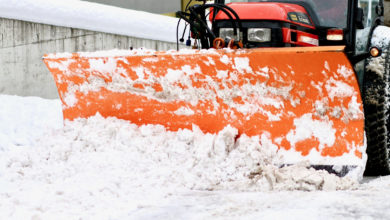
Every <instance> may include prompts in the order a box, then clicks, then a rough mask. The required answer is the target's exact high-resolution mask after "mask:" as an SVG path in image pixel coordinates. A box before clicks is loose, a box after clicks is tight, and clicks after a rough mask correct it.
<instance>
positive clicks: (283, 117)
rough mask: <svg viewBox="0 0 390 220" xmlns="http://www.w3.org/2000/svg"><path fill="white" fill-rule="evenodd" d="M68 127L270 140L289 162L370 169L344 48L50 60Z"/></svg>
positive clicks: (120, 54) (143, 53)
mask: <svg viewBox="0 0 390 220" xmlns="http://www.w3.org/2000/svg"><path fill="white" fill-rule="evenodd" d="M44 61H45V63H46V65H47V66H48V68H49V70H50V71H51V72H52V74H53V76H54V78H55V81H56V84H57V87H58V91H59V95H60V98H61V100H62V103H63V115H64V118H65V119H69V120H73V119H75V118H79V117H81V118H86V117H89V116H93V115H95V114H96V113H98V112H99V113H100V114H101V115H102V116H104V117H109V116H114V117H117V118H119V119H125V120H129V121H131V122H132V123H135V124H138V125H143V124H160V125H163V126H165V127H166V128H167V129H168V130H171V131H176V130H178V129H184V128H188V129H191V128H192V126H193V125H196V126H198V127H199V128H200V129H201V130H202V131H203V132H210V133H216V132H218V131H220V130H222V129H223V128H224V127H225V126H227V125H231V126H233V127H235V128H237V129H238V131H239V133H240V134H246V135H248V136H255V135H259V136H264V135H265V136H266V137H267V138H268V139H269V140H271V141H272V143H273V144H275V145H276V146H278V148H279V153H280V154H282V155H285V159H286V163H295V162H297V161H301V160H304V159H307V160H309V161H310V162H311V163H312V164H321V165H334V164H339V163H341V164H348V165H359V166H360V165H361V161H362V160H363V158H364V157H363V154H364V151H365V148H364V147H365V146H364V116H363V111H362V101H361V97H360V92H359V86H358V82H357V79H356V76H355V73H354V70H353V67H352V66H351V64H350V62H349V61H348V59H347V57H346V55H345V54H344V52H343V48H342V47H315V48H274V49H248V50H235V51H233V50H207V51H181V52H176V51H172V52H170V51H168V52H148V51H139V50H136V51H116V52H115V51H110V52H106V53H105V52H96V53H74V54H65V55H61V54H60V55H47V56H45V58H44Z"/></svg>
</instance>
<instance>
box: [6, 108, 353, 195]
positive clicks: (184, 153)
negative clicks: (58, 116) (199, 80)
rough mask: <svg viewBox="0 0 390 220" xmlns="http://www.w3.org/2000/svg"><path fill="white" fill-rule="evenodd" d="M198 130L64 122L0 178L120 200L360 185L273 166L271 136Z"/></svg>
mask: <svg viewBox="0 0 390 220" xmlns="http://www.w3.org/2000/svg"><path fill="white" fill-rule="evenodd" d="M193 130H194V131H190V130H181V131H178V132H169V131H166V130H165V128H164V127H162V126H158V125H146V126H141V127H137V126H136V125H134V124H130V123H128V122H127V121H123V120H118V119H115V118H109V119H103V118H102V117H101V116H99V115H97V116H95V117H91V118H89V119H79V120H76V121H74V122H67V123H66V125H65V128H64V129H63V130H58V131H57V132H56V133H54V134H52V135H50V138H47V137H43V138H42V139H41V141H39V142H38V143H37V145H36V146H35V147H34V148H28V149H21V148H15V149H12V150H11V151H10V152H7V153H5V154H3V155H2V158H1V161H2V162H3V164H2V165H3V166H2V170H3V171H5V173H4V174H5V175H4V177H5V178H7V179H8V180H9V182H19V181H22V182H25V181H26V180H28V179H30V180H38V181H41V184H43V185H46V186H47V187H48V188H52V187H54V188H56V187H57V186H56V185H57V184H62V181H70V182H72V183H75V184H76V185H83V184H85V183H86V182H88V184H89V183H91V182H90V181H91V180H93V182H95V183H96V184H93V185H95V186H93V187H98V186H99V185H101V184H102V185H101V187H103V188H104V187H109V186H110V187H111V186H118V187H113V188H111V189H110V190H112V191H113V192H112V193H117V194H122V193H123V192H122V188H144V189H145V190H147V189H153V188H156V187H157V188H166V189H170V190H174V191H175V190H177V189H191V190H241V191H262V190H272V189H276V190H295V189H299V190H321V189H324V190H337V189H346V188H351V187H353V186H354V184H355V182H353V181H352V180H350V179H348V178H344V179H341V178H338V177H336V176H334V175H330V174H328V173H326V172H317V171H315V170H312V169H307V168H306V166H305V164H300V165H296V166H291V167H284V168H281V169H279V168H277V167H275V166H273V165H272V164H273V163H275V162H276V161H277V160H278V158H277V157H276V150H277V147H276V146H275V145H273V144H272V142H270V141H269V140H268V139H267V137H266V136H263V137H260V138H259V137H252V138H249V137H247V136H245V135H243V136H241V137H240V138H238V140H237V141H235V138H236V136H237V130H236V129H235V128H232V127H226V128H225V129H224V130H222V131H221V132H220V133H218V134H216V135H212V134H203V133H202V132H201V131H200V130H199V129H198V128H197V127H194V129H193ZM88 179H89V180H88ZM96 181H97V182H96ZM119 186H121V187H119ZM122 186H123V187H122ZM91 187H92V186H91ZM23 190H24V189H23ZM94 190H101V189H100V188H99V189H92V191H94ZM62 194H64V193H61V195H62ZM92 194H93V193H92Z"/></svg>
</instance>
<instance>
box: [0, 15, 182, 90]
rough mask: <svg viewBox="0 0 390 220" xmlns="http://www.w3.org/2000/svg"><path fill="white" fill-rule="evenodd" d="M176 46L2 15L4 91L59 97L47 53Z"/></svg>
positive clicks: (0, 86)
mask: <svg viewBox="0 0 390 220" xmlns="http://www.w3.org/2000/svg"><path fill="white" fill-rule="evenodd" d="M130 47H133V48H140V47H143V48H149V49H155V50H167V49H175V48H176V44H175V43H167V42H161V41H152V40H145V39H137V38H133V37H127V36H119V35H114V34H107V33H99V32H94V31H88V30H80V29H74V28H66V27H58V26H52V25H45V24H37V23H31V22H25V21H18V20H11V19H4V18H0V94H11V95H20V96H40V97H43V98H57V97H58V93H57V89H56V87H55V83H54V81H53V78H52V76H51V75H50V73H49V71H48V70H47V68H46V66H45V65H44V63H43V61H42V59H41V58H42V56H43V55H44V54H45V53H53V52H76V51H96V50H106V49H113V48H118V49H129V48H130Z"/></svg>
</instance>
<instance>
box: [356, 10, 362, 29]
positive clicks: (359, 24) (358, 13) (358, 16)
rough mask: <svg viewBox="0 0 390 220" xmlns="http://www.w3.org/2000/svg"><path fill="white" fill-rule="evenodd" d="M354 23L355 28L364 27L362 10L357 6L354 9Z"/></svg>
mask: <svg viewBox="0 0 390 220" xmlns="http://www.w3.org/2000/svg"><path fill="white" fill-rule="evenodd" d="M355 23H356V28H357V29H364V11H363V9H362V8H358V9H357V11H356V16H355Z"/></svg>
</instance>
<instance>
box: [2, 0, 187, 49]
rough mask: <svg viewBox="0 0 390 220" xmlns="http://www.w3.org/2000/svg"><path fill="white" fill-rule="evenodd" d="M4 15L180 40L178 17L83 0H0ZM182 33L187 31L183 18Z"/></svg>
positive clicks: (13, 17)
mask: <svg viewBox="0 0 390 220" xmlns="http://www.w3.org/2000/svg"><path fill="white" fill-rule="evenodd" d="M0 17H3V18H10V19H17V20H24V21H30V22H36V23H43V24H51V25H58V26H64V27H72V28H80V29H86V30H92V31H101V32H106V33H113V34H119V35H127V36H132V37H138V38H144V39H151V40H160V41H167V42H176V27H177V22H178V19H177V18H173V17H168V16H163V15H158V14H152V13H148V12H143V11H136V10H131V9H124V8H119V7H113V6H108V5H103V4H98V3H92V2H85V1H79V0H66V1H63V0H11V1H9V0H0ZM181 24H182V25H180V30H179V33H183V29H184V22H181Z"/></svg>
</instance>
